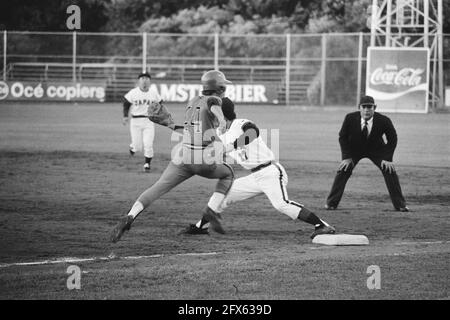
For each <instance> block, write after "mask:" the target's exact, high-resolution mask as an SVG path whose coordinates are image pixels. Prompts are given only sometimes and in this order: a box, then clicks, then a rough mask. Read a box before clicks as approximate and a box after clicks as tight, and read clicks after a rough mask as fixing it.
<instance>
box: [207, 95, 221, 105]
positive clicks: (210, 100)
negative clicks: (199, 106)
mask: <svg viewBox="0 0 450 320" xmlns="http://www.w3.org/2000/svg"><path fill="white" fill-rule="evenodd" d="M206 104H207V105H208V108H211V106H219V107H221V106H222V99H220V98H219V97H214V96H211V97H208V99H207V100H206Z"/></svg>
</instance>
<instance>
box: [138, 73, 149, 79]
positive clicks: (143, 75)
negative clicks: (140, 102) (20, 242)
mask: <svg viewBox="0 0 450 320" xmlns="http://www.w3.org/2000/svg"><path fill="white" fill-rule="evenodd" d="M142 77H147V78H149V79H151V78H152V77H151V76H150V73H148V72H142V73H139V75H138V79H140V78H142Z"/></svg>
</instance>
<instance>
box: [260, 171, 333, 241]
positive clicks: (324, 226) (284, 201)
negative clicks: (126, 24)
mask: <svg viewBox="0 0 450 320" xmlns="http://www.w3.org/2000/svg"><path fill="white" fill-rule="evenodd" d="M257 182H258V184H259V185H260V186H261V189H262V191H263V192H264V193H265V194H266V196H267V197H268V198H269V200H270V202H271V203H272V205H273V207H274V208H275V209H276V210H278V211H279V212H281V213H284V214H285V215H287V216H289V217H290V218H291V219H293V220H296V219H299V220H302V221H304V222H306V223H309V224H311V225H314V227H315V231H314V233H313V235H312V236H311V237H312V238H313V237H315V236H316V235H318V234H323V233H334V232H335V229H334V228H333V227H332V226H330V225H329V224H328V223H326V222H325V221H324V220H322V219H320V218H319V217H318V216H316V215H315V214H314V213H313V212H312V211H310V210H309V209H307V208H305V206H304V205H303V204H300V203H298V202H295V201H291V200H289V197H288V193H287V188H286V187H287V183H288V176H287V174H286V171H285V170H284V168H283V166H282V165H280V164H279V163H276V164H273V165H272V166H270V167H268V168H266V169H263V170H261V171H260V172H259V174H258V179H257Z"/></svg>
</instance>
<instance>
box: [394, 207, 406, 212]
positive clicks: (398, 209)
mask: <svg viewBox="0 0 450 320" xmlns="http://www.w3.org/2000/svg"><path fill="white" fill-rule="evenodd" d="M395 210H397V211H400V212H409V208H408V207H406V206H405V207H401V208H395Z"/></svg>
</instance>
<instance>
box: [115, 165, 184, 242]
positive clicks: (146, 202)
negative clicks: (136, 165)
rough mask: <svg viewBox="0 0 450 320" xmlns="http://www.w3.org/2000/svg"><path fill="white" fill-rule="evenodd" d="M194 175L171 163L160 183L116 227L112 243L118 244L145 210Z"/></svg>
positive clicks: (146, 192)
mask: <svg viewBox="0 0 450 320" xmlns="http://www.w3.org/2000/svg"><path fill="white" fill-rule="evenodd" d="M192 175H193V173H192V172H190V171H189V170H186V168H185V166H183V165H179V166H177V165H174V164H173V163H172V162H170V163H169V165H168V166H167V168H166V170H164V172H163V174H162V175H161V177H160V178H159V179H158V181H156V182H155V183H154V184H153V185H152V186H151V187H150V188H148V189H147V190H145V191H144V192H143V193H142V194H141V195H140V196H139V197H138V199H137V200H136V202H135V203H134V204H133V206H132V207H131V209H130V211H129V212H128V214H127V215H126V217H123V218H122V219H121V220H120V221H119V223H118V224H117V225H116V226H115V228H114V229H113V231H112V233H111V241H112V242H117V241H118V240H119V239H120V237H121V236H122V234H123V233H124V232H125V231H126V230H129V229H130V227H131V224H132V223H133V221H134V220H135V219H136V217H137V216H138V215H139V214H140V213H141V212H142V211H144V209H146V208H147V207H148V206H150V204H152V203H153V202H154V201H155V200H156V199H158V198H160V197H161V196H162V195H164V194H165V193H167V192H169V191H170V190H171V189H173V188H174V187H176V186H177V185H178V184H180V183H181V182H183V181H185V180H186V179H188V178H190V177H192Z"/></svg>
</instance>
